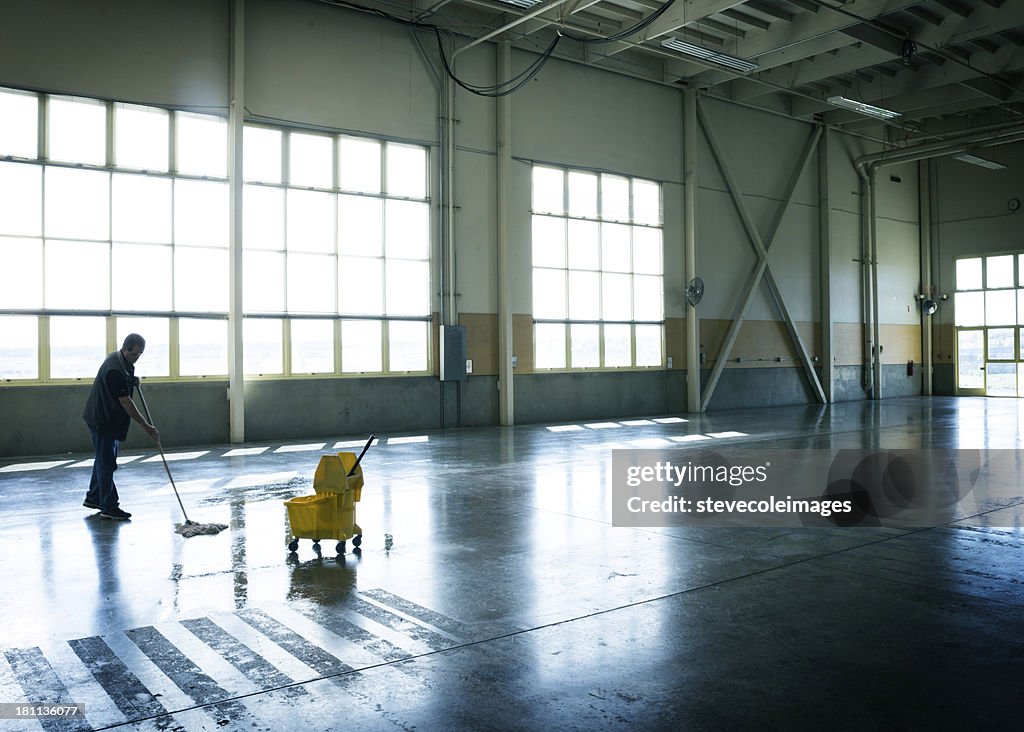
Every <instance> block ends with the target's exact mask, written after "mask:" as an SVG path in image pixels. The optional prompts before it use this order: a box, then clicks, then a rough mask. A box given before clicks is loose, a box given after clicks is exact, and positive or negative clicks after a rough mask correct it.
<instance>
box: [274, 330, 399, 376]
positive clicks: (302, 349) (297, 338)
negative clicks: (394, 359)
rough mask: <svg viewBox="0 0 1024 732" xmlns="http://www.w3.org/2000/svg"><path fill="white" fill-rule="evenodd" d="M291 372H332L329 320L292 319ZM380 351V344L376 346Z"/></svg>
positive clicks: (332, 337)
mask: <svg viewBox="0 0 1024 732" xmlns="http://www.w3.org/2000/svg"><path fill="white" fill-rule="evenodd" d="M291 330H292V373H293V374H331V373H334V323H333V322H332V321H330V320H293V321H292V322H291ZM377 353H378V354H379V353H380V346H379V345H378V347H377Z"/></svg>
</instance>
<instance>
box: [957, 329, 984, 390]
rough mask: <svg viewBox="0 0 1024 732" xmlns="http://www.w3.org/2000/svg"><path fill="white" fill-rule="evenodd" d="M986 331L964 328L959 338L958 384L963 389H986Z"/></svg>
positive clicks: (958, 334)
mask: <svg viewBox="0 0 1024 732" xmlns="http://www.w3.org/2000/svg"><path fill="white" fill-rule="evenodd" d="M984 337H985V336H984V331H980V330H962V331H959V332H958V333H957V334H956V339H957V358H956V362H957V386H959V387H960V388H961V389H984V388H985V372H984V371H983V370H982V366H984V364H985V341H984Z"/></svg>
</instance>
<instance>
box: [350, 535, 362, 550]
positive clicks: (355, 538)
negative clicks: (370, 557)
mask: <svg viewBox="0 0 1024 732" xmlns="http://www.w3.org/2000/svg"><path fill="white" fill-rule="evenodd" d="M362 543H363V535H362V534H356V535H355V536H353V537H352V546H354V547H359V546H361V545H362Z"/></svg>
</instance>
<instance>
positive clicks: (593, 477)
mask: <svg viewBox="0 0 1024 732" xmlns="http://www.w3.org/2000/svg"><path fill="white" fill-rule="evenodd" d="M684 416H685V415H684ZM630 422H633V421H632V420H627V421H619V422H616V423H615V424H614V425H612V424H605V425H603V426H601V427H598V426H591V427H587V426H581V428H580V429H570V430H564V431H553V430H551V429H549V428H548V427H545V426H525V427H516V428H510V429H502V428H485V429H473V430H464V431H455V430H452V431H445V432H431V433H426V434H423V435H403V436H390V435H385V436H381V440H380V443H379V444H378V445H377V446H375V447H374V448H372V449H371V450H370V451H369V452H368V453H367V455H366V458H365V460H364V463H363V466H364V470H365V476H366V487H365V488H364V490H363V493H362V501H361V502H360V503H359V504H358V519H359V523H360V524H361V525H362V528H363V530H364V543H363V546H362V551H361V553H360V554H358V555H356V554H354V553H352V548H351V544H350V545H349V547H348V549H349V553H348V554H346V555H342V556H337V557H336V556H335V554H334V542H324V544H323V546H324V550H323V554H322V555H320V554H317V553H315V552H314V550H313V547H312V544H311V542H309V541H306V540H303V541H301V542H300V547H299V550H298V552H297V554H292V555H289V552H288V550H287V548H286V546H285V545H286V543H287V541H288V539H289V538H290V535H289V531H288V526H287V517H286V511H285V508H284V505H283V503H282V501H283V500H284V499H286V498H289V497H291V496H294V495H300V494H305V493H310V492H311V481H312V476H313V471H314V469H315V467H316V463H317V460H318V456H319V454H321V453H324V452H330V451H332V450H333V449H335V444H336V443H338V442H341V443H343V444H347V443H349V442H350V441H351V444H352V445H355V444H356V443H357V442H358V437H359V436H358V435H355V436H339V437H336V438H333V439H330V440H312V439H311V440H309V441H308V444H292V443H289V444H287V445H282V444H267V443H264V444H260V445H246V446H244V448H249V449H247V450H244V451H243V452H246V453H249V454H240V453H239V452H238V450H239V446H203V447H197V448H195V453H201V454H191V455H190V454H189V453H190V452H192V451H189V450H175V451H174V452H173V454H172V455H171V457H172V458H174V459H173V460H172V462H171V467H172V470H173V472H174V476H175V480H176V482H177V484H178V486H179V489H180V490H181V493H182V499H183V500H184V502H185V506H186V509H187V510H188V511H189V516H190V518H192V519H193V520H196V521H204V522H206V521H219V522H223V523H228V524H230V528H229V529H228V530H227V531H225V532H223V533H221V534H219V535H217V536H198V537H193V538H189V539H184V538H182V537H181V536H179V535H177V534H175V533H174V532H173V527H174V524H175V523H176V522H179V521H181V514H180V511H179V509H178V506H177V503H176V501H175V498H174V494H173V493H172V491H171V489H170V485H169V483H168V481H167V479H166V476H165V474H164V471H163V467H162V465H161V463H160V462H159V459H158V458H157V459H155V460H154V459H153V458H154V456H155V452H148V453H134V454H126V455H122V461H121V468H120V470H119V471H118V472H117V474H116V479H117V483H118V486H119V490H120V493H121V500H122V505H123V507H124V508H126V509H127V510H129V511H131V512H133V513H134V517H133V519H132V521H130V522H126V523H119V522H114V521H109V520H106V519H102V518H100V517H99V516H98V515H96V514H95V513H94V512H92V511H89V510H87V509H84V508H82V507H81V501H82V497H83V495H84V492H85V487H86V485H87V483H88V478H89V469H88V466H87V464H85V465H83V464H82V463H83V462H84V463H87V462H88V460H89V458H90V456H89V455H63V456H55V457H49V458H37V459H36V458H33V459H29V460H20V461H13V460H8V461H6V462H0V507H2V509H3V511H4V515H5V517H6V520H5V521H4V523H3V525H2V527H0V587H2V588H3V608H4V622H3V625H2V630H0V650H2V653H0V702H8V703H10V702H26V701H27V702H31V703H35V704H53V703H57V702H78V703H82V704H84V705H85V707H84V709H85V716H84V717H81V716H79V717H78V718H77V719H70V718H65V719H57V718H53V719H47V720H44V721H42V722H37V721H24V720H22V721H18V720H7V721H0V729H4V730H6V729H40V726H41V727H42V729H46V730H78V729H106V728H110V727H118V728H122V729H147V730H151V729H159V730H166V729H186V730H200V729H211V730H212V729H246V730H252V729H256V730H263V729H265V730H286V729H311V730H335V729H338V730H342V729H344V730H347V729H353V730H357V729H363V730H387V729H404V730H413V729H415V730H519V729H522V730H541V729H543V730H596V729H631V730H632V729H637V730H640V729H642V730H661V729H664V730H680V729H688V730H689V729H693V730H705V729H744V730H745V729H781V730H792V729H808V730H820V729H829V730H841V729H850V730H875V729H877V730H897V729H929V730H935V729H950V730H952V729H956V730H962V729H996V728H1001V727H1004V726H1005V727H1012V728H1019V727H1020V724H1021V722H1020V719H1021V712H1020V711H1019V707H1020V696H1019V693H1020V686H1021V682H1022V681H1024V585H1022V581H1024V535H1022V531H1021V528H1020V525H1021V517H1022V514H1024V500H1021V501H1017V502H1016V503H1015V504H1014V505H1011V506H1008V507H1007V508H1004V509H1003V510H1001V511H998V512H994V513H992V514H990V515H989V516H987V517H986V520H985V522H984V523H987V524H988V527H986V528H977V527H967V526H964V525H956V524H953V525H948V526H941V527H935V528H930V529H923V530H920V529H918V530H906V529H891V528H890V529H867V528H833V529H756V528H731V529H725V528H721V529H713V528H706V529H679V528H665V529H655V528H615V527H612V526H611V520H610V515H611V507H610V487H609V480H608V474H609V469H610V464H611V449H612V447H613V446H614V447H623V446H626V447H629V446H648V445H652V444H657V442H658V438H670V437H678V436H682V435H687V434H705V435H707V434H711V433H716V434H717V433H723V432H740V433H744V434H741V435H732V436H727V437H721V438H712V439H719V440H721V441H722V442H727V443H730V444H744V445H750V446H752V447H753V446H756V447H761V448H776V447H778V448H783V447H802V446H807V445H812V444H813V445H816V446H832V447H855V448H860V447H879V446H881V447H888V448H897V447H899V448H915V447H979V446H987V447H1005V448H1013V449H1019V448H1021V437H1020V435H1021V429H1020V427H1021V425H1022V424H1024V407H1022V403H1021V401H1020V400H1013V399H1008V400H998V399H963V400H956V399H947V398H936V399H930V400H928V399H900V400H890V401H885V402H882V403H880V404H873V403H869V402H859V403H848V404H839V405H836V406H833V407H831V408H828V409H824V408H818V407H793V408H781V409H780V408H776V409H770V410H743V411H729V412H718V413H713V414H706V415H703V416H694V417H692V418H691V419H690V420H689V421H686V422H683V421H664V422H655V421H653V418H652V420H651V421H647V422H643V421H641V422H640V423H635V424H630ZM83 429H84V428H83ZM338 449H349V450H352V449H353V448H352V447H350V446H345V447H341V448H338ZM355 449H356V450H357V449H358V448H355ZM684 449H685V448H684ZM9 711H10V710H9V709H8V712H9Z"/></svg>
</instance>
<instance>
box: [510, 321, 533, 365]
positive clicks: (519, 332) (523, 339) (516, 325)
mask: <svg viewBox="0 0 1024 732" xmlns="http://www.w3.org/2000/svg"><path fill="white" fill-rule="evenodd" d="M512 353H513V355H514V356H515V357H516V358H517V359H518V361H519V365H518V366H516V368H515V373H517V374H532V373H533V316H532V315H513V316H512Z"/></svg>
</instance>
